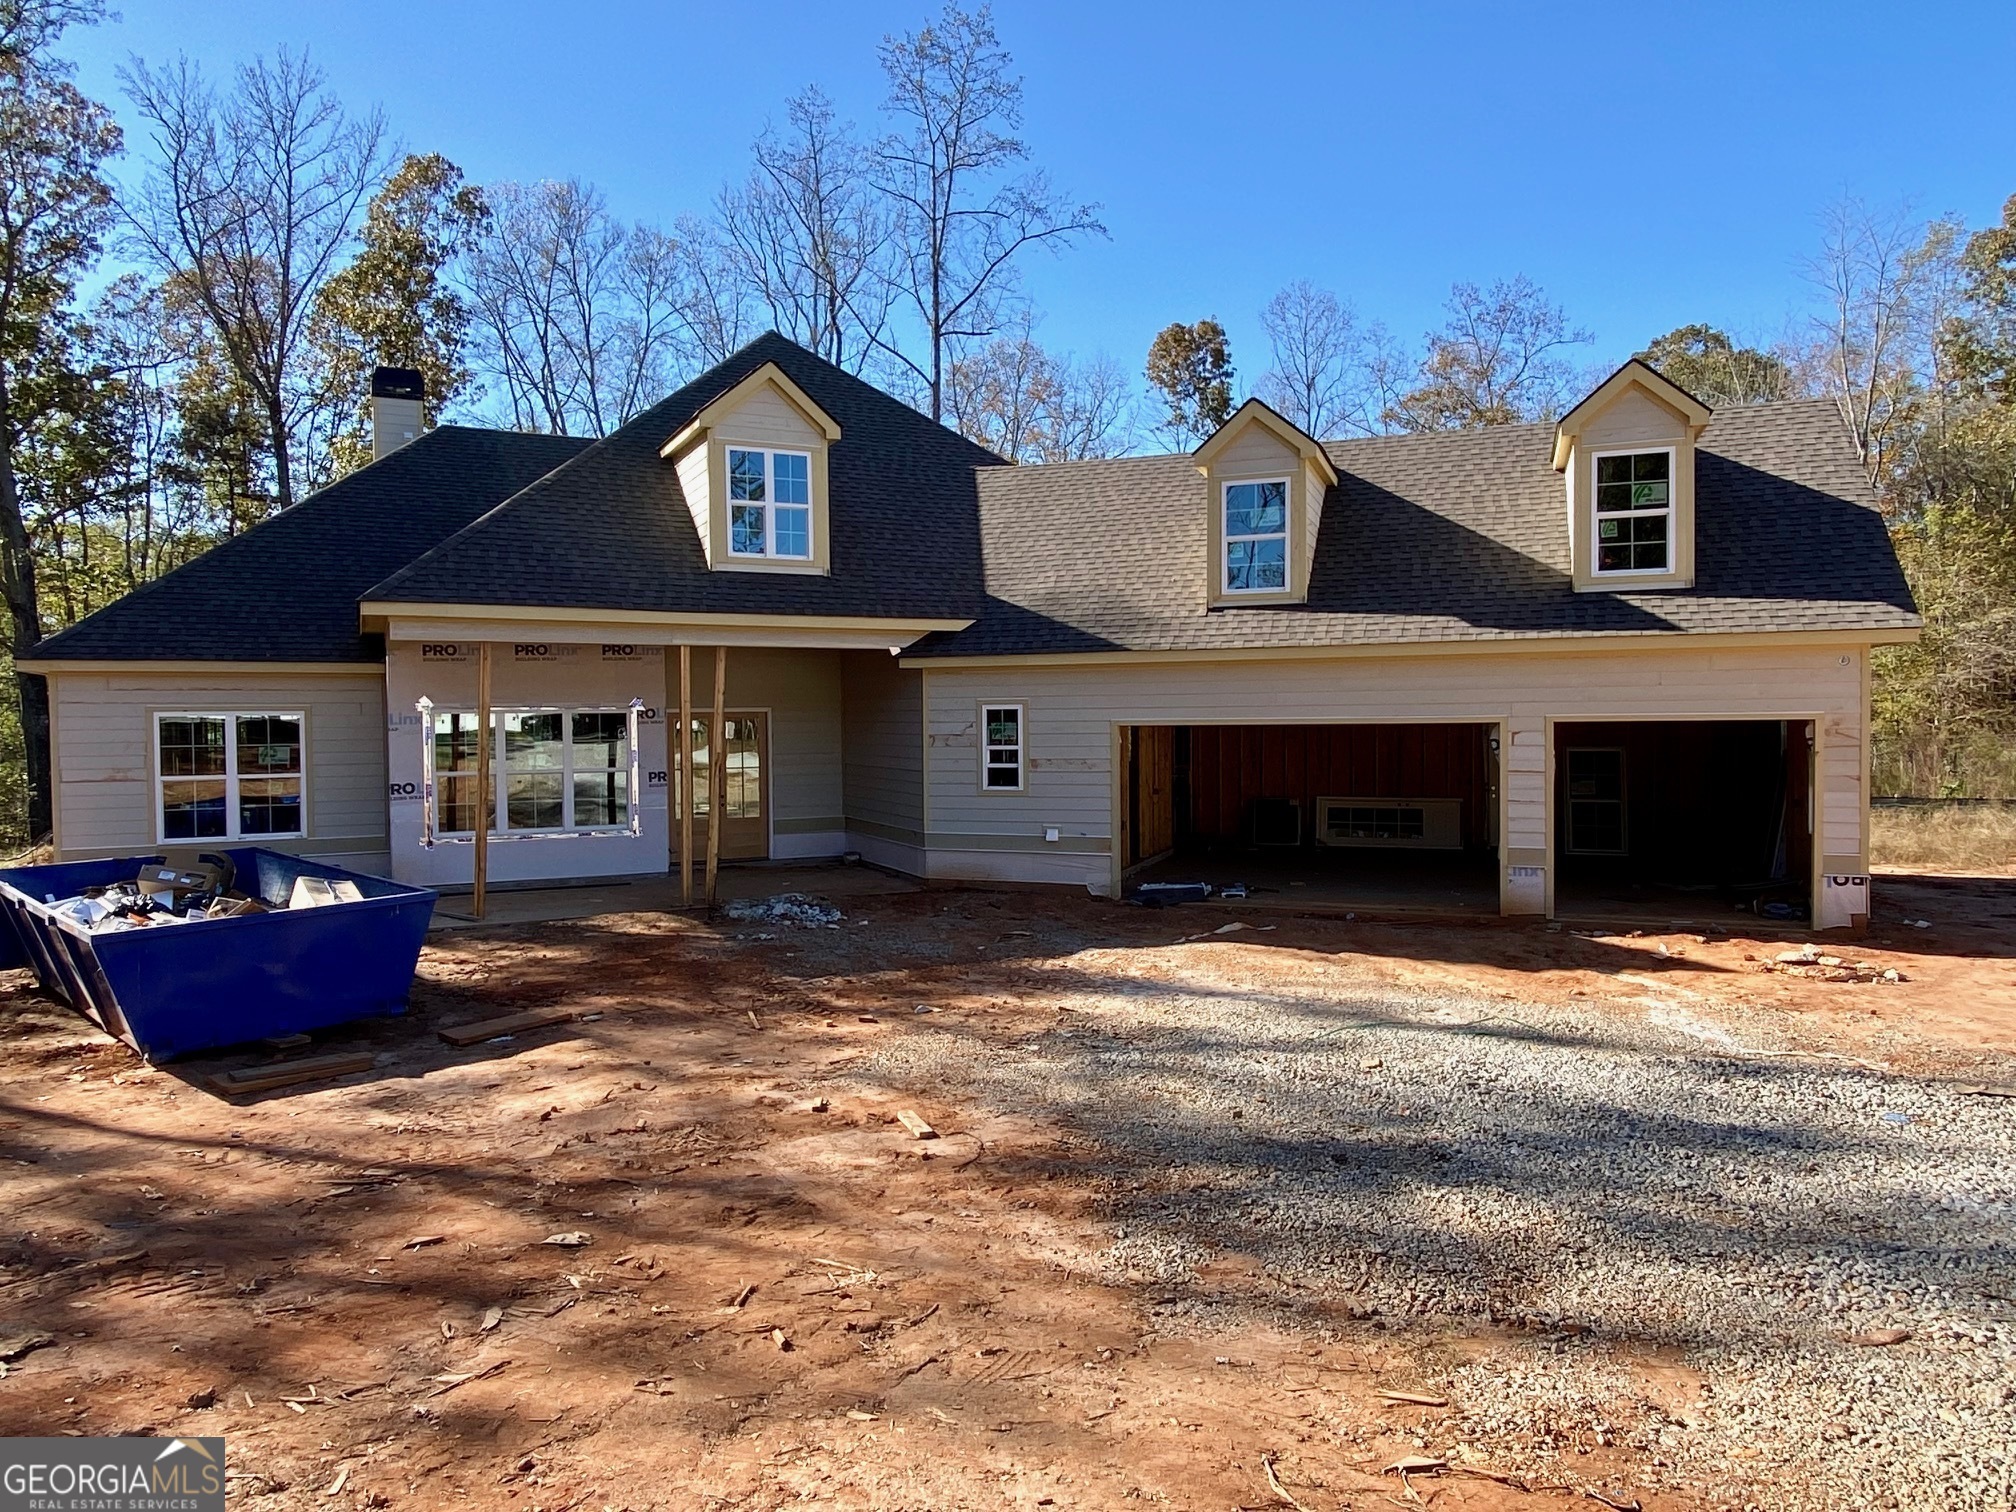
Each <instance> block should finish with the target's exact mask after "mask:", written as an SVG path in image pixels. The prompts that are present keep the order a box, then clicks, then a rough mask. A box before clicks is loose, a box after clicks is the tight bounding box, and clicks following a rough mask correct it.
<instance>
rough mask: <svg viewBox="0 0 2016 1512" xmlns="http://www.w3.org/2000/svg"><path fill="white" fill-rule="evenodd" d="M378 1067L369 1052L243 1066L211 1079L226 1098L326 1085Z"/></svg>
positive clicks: (375, 1057)
mask: <svg viewBox="0 0 2016 1512" xmlns="http://www.w3.org/2000/svg"><path fill="white" fill-rule="evenodd" d="M377 1064H378V1057H377V1056H375V1055H373V1054H371V1053H370V1052H369V1051H368V1050H359V1051H356V1052H353V1053H351V1054H347V1055H313V1056H309V1057H308V1058H307V1059H305V1060H296V1061H282V1062H281V1063H280V1064H278V1065H274V1066H245V1067H242V1068H240V1069H239V1070H236V1071H226V1072H224V1073H223V1074H222V1075H221V1076H215V1077H212V1078H211V1083H212V1085H214V1086H215V1087H216V1088H217V1090H218V1091H220V1092H223V1093H225V1094H226V1095H227V1096H230V1095H236V1094H238V1093H241V1092H270V1091H272V1090H273V1089H274V1088H275V1087H291V1086H293V1085H294V1084H295V1083H296V1082H310V1081H327V1080H329V1079H330V1078H331V1077H336V1076H349V1075H350V1074H351V1073H352V1072H356V1071H369V1070H370V1069H371V1068H372V1067H373V1066H375V1065H377Z"/></svg>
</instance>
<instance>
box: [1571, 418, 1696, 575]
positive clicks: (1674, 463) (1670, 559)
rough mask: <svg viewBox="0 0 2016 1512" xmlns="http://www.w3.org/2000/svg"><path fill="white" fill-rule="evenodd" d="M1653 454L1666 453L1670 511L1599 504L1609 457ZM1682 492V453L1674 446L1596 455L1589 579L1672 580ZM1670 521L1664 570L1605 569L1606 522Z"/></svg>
mask: <svg viewBox="0 0 2016 1512" xmlns="http://www.w3.org/2000/svg"><path fill="white" fill-rule="evenodd" d="M1653 452H1664V453H1666V507H1665V508H1664V509H1663V510H1660V509H1612V510H1608V511H1605V510H1604V509H1603V508H1602V507H1601V504H1600V503H1599V500H1601V498H1602V497H1603V496H1602V493H1601V491H1600V485H1599V484H1598V483H1597V481H1596V480H1597V478H1598V477H1600V476H1601V475H1602V471H1603V459H1604V458H1605V457H1649V456H1650V455H1651V454H1652V453H1653ZM1679 490H1680V457H1679V454H1678V449H1677V448H1675V447H1671V446H1617V447H1612V448H1611V449H1610V450H1609V451H1599V452H1592V453H1591V454H1590V457H1589V575H1590V576H1591V577H1601V578H1633V577H1671V576H1672V575H1673V573H1674V571H1675V568H1674V566H1673V563H1674V559H1675V553H1676V551H1677V548H1678V546H1679V543H1678V542H1677V541H1676V540H1675V539H1674V529H1673V525H1674V521H1675V520H1677V519H1678V518H1679V516H1678V513H1677V505H1676V500H1677V499H1678V497H1679ZM1656 514H1663V515H1664V516H1665V517H1666V565H1665V566H1664V567H1611V568H1609V569H1607V570H1606V569H1605V568H1604V567H1602V566H1601V565H1600V564H1601V562H1602V560H1603V522H1604V521H1605V520H1649V519H1650V518H1652V516H1653V515H1656Z"/></svg>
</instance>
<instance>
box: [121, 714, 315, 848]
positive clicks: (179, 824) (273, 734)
mask: <svg viewBox="0 0 2016 1512" xmlns="http://www.w3.org/2000/svg"><path fill="white" fill-rule="evenodd" d="M302 722H303V721H302V716H301V715H300V714H298V713H295V714H157V715H156V716H155V717H154V771H155V773H156V777H155V824H156V830H157V833H158V834H159V835H160V837H161V840H162V841H163V842H164V843H165V842H169V841H175V840H250V839H272V840H277V839H285V838H290V837H298V836H300V835H302V834H304V833H305V832H306V828H305V825H304V823H303V819H302V809H301V775H302V772H303V771H304V770H305V767H304V766H303V763H302V756H301V727H302Z"/></svg>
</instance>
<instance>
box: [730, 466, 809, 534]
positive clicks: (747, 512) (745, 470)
mask: <svg viewBox="0 0 2016 1512" xmlns="http://www.w3.org/2000/svg"><path fill="white" fill-rule="evenodd" d="M728 551H729V554H730V555H732V556H742V557H778V558H782V559H784V560H786V561H801V562H803V561H810V560H811V559H812V459H811V457H810V456H808V455H807V454H806V453H804V452H787V451H753V450H750V449H748V448H745V447H740V446H731V447H729V448H728Z"/></svg>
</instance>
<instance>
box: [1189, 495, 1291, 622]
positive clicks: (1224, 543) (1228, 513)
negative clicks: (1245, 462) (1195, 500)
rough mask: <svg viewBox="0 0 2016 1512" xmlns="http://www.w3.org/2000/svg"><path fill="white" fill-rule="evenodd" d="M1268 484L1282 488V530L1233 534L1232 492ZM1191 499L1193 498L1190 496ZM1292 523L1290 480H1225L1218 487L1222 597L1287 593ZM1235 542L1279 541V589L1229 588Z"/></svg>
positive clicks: (1219, 570) (1219, 585) (1220, 588)
mask: <svg viewBox="0 0 2016 1512" xmlns="http://www.w3.org/2000/svg"><path fill="white" fill-rule="evenodd" d="M1269 483H1279V484H1280V485H1281V528H1280V529H1279V530H1269V531H1264V532H1262V533H1260V534H1257V535H1234V534H1232V529H1231V526H1232V490H1233V489H1235V488H1252V487H1258V486H1264V485H1266V484H1269ZM1193 497H1194V495H1193ZM1294 519H1295V484H1294V481H1293V480H1292V479H1289V478H1227V479H1225V480H1224V481H1222V482H1220V483H1219V485H1218V537H1219V539H1218V589H1219V592H1221V593H1225V594H1237V595H1240V596H1244V595H1247V594H1262V593H1286V592H1287V591H1288V590H1289V587H1290V580H1291V579H1292V578H1293V576H1294V565H1293V560H1292V556H1291V553H1290V552H1289V550H1288V536H1289V531H1290V526H1292V525H1293V523H1294ZM1234 541H1279V542H1280V543H1281V586H1280V587H1279V588H1234V587H1233V586H1232V543H1233V542H1234Z"/></svg>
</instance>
